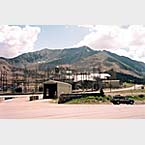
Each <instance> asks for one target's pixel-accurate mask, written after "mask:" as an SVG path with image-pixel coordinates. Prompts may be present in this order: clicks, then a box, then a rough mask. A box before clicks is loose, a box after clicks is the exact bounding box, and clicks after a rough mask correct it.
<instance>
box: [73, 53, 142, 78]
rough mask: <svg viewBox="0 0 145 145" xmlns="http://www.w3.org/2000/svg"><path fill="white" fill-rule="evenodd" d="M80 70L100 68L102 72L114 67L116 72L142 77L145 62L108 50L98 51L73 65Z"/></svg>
mask: <svg viewBox="0 0 145 145" xmlns="http://www.w3.org/2000/svg"><path fill="white" fill-rule="evenodd" d="M72 66H73V68H76V69H80V70H88V69H90V70H91V69H93V68H94V67H97V68H100V69H101V71H102V72H106V71H109V70H111V69H113V70H114V71H115V72H118V73H124V74H128V75H132V76H135V77H141V76H143V75H144V74H145V63H143V62H138V61H135V60H132V59H130V58H127V57H124V56H119V55H117V54H114V53H111V52H108V51H98V52H97V53H96V54H94V55H92V56H89V57H87V58H84V59H82V60H80V61H78V62H77V63H75V64H73V65H72Z"/></svg>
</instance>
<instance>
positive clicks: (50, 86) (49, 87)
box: [43, 80, 72, 99]
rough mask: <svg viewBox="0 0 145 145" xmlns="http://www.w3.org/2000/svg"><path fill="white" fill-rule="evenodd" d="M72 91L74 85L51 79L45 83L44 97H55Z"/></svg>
mask: <svg viewBox="0 0 145 145" xmlns="http://www.w3.org/2000/svg"><path fill="white" fill-rule="evenodd" d="M70 93H72V85H70V84H68V83H64V82H60V81H54V80H49V81H47V82H45V83H44V91H43V99H55V98H58V97H59V96H60V95H61V94H70Z"/></svg>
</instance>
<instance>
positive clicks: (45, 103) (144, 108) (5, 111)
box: [0, 98, 145, 119]
mask: <svg viewBox="0 0 145 145" xmlns="http://www.w3.org/2000/svg"><path fill="white" fill-rule="evenodd" d="M50 102H51V100H50V101H49V100H37V101H29V100H28V98H15V99H11V100H5V101H1V102H0V118H1V119H31V118H32V119H33V118H37V119H41V118H42V119H62V118H66V119H136V118H138V119H144V118H145V105H112V104H104V105H103V104H101V105H87V104H83V105H81V104H79V105H70V104H68V105H67V104H56V103H52V102H51V103H50Z"/></svg>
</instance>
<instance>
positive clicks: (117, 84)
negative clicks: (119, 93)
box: [102, 80, 121, 88]
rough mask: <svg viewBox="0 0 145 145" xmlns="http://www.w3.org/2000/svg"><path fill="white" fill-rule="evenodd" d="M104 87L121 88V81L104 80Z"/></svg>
mask: <svg viewBox="0 0 145 145" xmlns="http://www.w3.org/2000/svg"><path fill="white" fill-rule="evenodd" d="M102 83H103V87H104V88H120V87H121V82H120V80H103V81H102Z"/></svg>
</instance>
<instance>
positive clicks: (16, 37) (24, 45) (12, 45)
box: [0, 25, 41, 57]
mask: <svg viewBox="0 0 145 145" xmlns="http://www.w3.org/2000/svg"><path fill="white" fill-rule="evenodd" d="M40 31H41V30H40V28H39V27H31V26H25V27H23V28H22V27H20V26H8V25H1V26H0V56H3V57H14V56H17V55H19V54H21V53H24V52H27V51H32V50H33V47H34V43H35V42H36V40H37V38H38V34H39V33H40Z"/></svg>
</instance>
